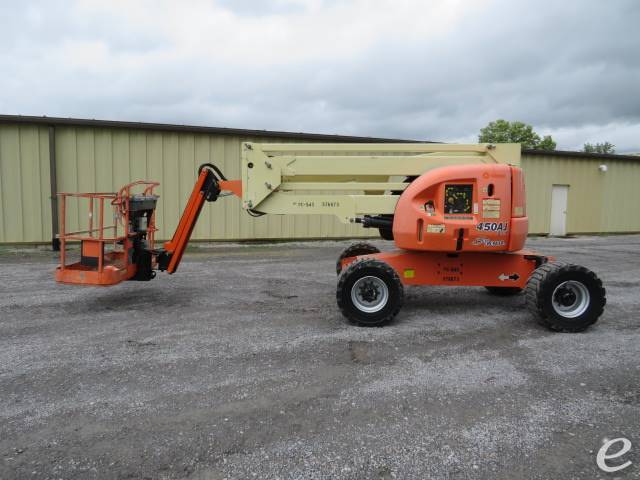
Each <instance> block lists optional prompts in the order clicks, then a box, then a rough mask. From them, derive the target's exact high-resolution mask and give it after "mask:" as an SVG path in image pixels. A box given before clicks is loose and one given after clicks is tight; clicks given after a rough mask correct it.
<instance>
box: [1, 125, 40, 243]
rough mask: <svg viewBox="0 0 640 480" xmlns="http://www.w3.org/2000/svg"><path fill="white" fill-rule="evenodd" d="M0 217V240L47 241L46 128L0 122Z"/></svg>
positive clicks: (7, 241) (11, 241)
mask: <svg viewBox="0 0 640 480" xmlns="http://www.w3.org/2000/svg"><path fill="white" fill-rule="evenodd" d="M0 217H1V218H0V242H5V243H14V242H16V243H17V242H41V241H48V240H50V238H51V204H50V185H49V133H48V129H47V128H46V127H42V126H37V125H0Z"/></svg>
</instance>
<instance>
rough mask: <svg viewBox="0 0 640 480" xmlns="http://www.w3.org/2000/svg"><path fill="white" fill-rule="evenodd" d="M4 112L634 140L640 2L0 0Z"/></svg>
mask: <svg viewBox="0 0 640 480" xmlns="http://www.w3.org/2000/svg"><path fill="white" fill-rule="evenodd" d="M0 32H1V38H2V41H1V42H0V61H1V62H2V74H1V75H0V92H1V93H0V113H6V114H23V115H48V116H64V117H82V118H99V119H110V120H132V121H149V122H163V123H179V124H190V125H207V126H223V127H238V128H252V129H268V130H289V131H306V132H316V133H338V134H351V135H365V136H381V137H394V138H411V139H420V140H438V141H449V142H453V141H477V134H478V131H479V129H480V128H481V127H483V126H484V125H486V124H487V123H488V122H489V121H491V120H495V119H497V118H505V119H508V120H521V121H524V122H527V123H531V124H533V125H534V127H535V128H536V130H537V131H538V132H539V133H541V134H551V135H552V136H553V137H554V139H555V140H556V141H557V142H558V148H561V149H569V150H573V149H580V148H581V147H582V145H583V143H584V142H599V141H610V142H612V143H614V144H615V145H617V150H618V152H620V153H622V152H629V151H640V0H610V1H605V0H593V1H590V0H579V1H578V0H575V1H574V0H555V1H547V0H531V1H515V0H496V1H491V0H486V1H481V0H467V1H456V0H406V1H403V0H395V1H392V0H376V1H358V0H356V1H340V0H325V1H322V0H261V1H250V0H217V1H204V0H202V1H198V0H183V1H177V0H176V1H173V2H170V1H158V0H154V1H134V0H128V1H113V0H110V1H106V0H100V1H77V2H74V1H65V2H57V1H42V2H35V1H34V2H30V1H27V0H24V1H17V0H16V1H10V0H0Z"/></svg>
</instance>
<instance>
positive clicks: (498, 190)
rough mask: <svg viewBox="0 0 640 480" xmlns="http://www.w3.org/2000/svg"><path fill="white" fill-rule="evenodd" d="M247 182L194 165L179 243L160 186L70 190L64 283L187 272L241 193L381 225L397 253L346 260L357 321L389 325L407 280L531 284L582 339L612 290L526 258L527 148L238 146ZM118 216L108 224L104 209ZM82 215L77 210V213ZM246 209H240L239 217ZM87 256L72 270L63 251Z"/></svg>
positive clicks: (343, 294)
mask: <svg viewBox="0 0 640 480" xmlns="http://www.w3.org/2000/svg"><path fill="white" fill-rule="evenodd" d="M241 152H242V155H241V163H242V165H241V167H242V178H241V179H237V180H228V179H227V178H225V176H224V174H223V173H222V172H221V171H220V170H219V169H218V168H217V167H216V166H215V165H213V164H204V165H202V166H201V167H200V169H199V170H198V174H197V178H196V181H195V184H194V187H193V191H192V192H191V195H190V196H189V199H188V201H187V204H186V207H185V209H184V211H183V213H182V216H181V218H180V221H179V223H178V226H177V228H176V231H175V233H174V234H173V237H172V238H171V240H169V241H167V242H165V243H164V244H163V245H162V248H157V247H156V245H155V239H154V236H155V232H156V231H157V228H156V225H155V207H156V202H157V199H158V196H157V195H156V194H155V193H154V192H155V190H154V189H155V188H156V187H157V186H158V184H157V183H156V182H149V181H138V182H134V183H131V184H129V185H126V186H125V187H123V188H122V189H120V190H119V191H118V192H117V193H86V194H69V193H63V194H60V196H61V216H60V218H61V222H60V240H61V248H62V249H61V258H60V265H59V267H58V269H57V270H56V279H57V280H58V281H60V282H64V283H74V284H90V285H114V284H116V283H119V282H121V281H123V280H151V279H152V278H154V277H155V274H156V271H157V270H159V271H166V272H168V273H174V272H176V270H177V269H178V266H179V264H180V261H181V260H182V257H183V254H184V252H185V249H186V247H187V245H188V243H189V239H190V238H191V234H192V232H193V229H194V227H195V224H196V222H197V220H198V217H199V215H200V212H201V211H202V208H203V207H204V203H205V202H207V201H209V202H213V201H216V200H217V199H218V198H220V197H222V196H229V195H234V196H236V197H239V199H240V206H241V207H242V209H244V210H246V211H247V212H248V213H249V214H250V215H252V216H261V215H265V214H278V215H288V214H304V215H327V214H329V215H334V216H335V217H337V218H338V219H339V220H340V221H341V222H344V223H356V224H360V225H361V226H362V227H364V228H373V229H377V230H378V231H379V233H380V236H381V237H382V238H383V239H385V240H393V241H394V243H395V246H396V247H397V248H396V249H395V250H388V249H387V250H386V251H384V252H380V251H379V250H378V248H377V247H376V246H374V245H371V244H367V243H362V242H360V243H357V244H355V245H352V246H351V247H349V248H347V249H346V250H345V251H344V252H343V253H342V254H341V255H340V256H339V258H338V261H337V264H336V271H337V273H338V275H339V277H338V286H337V292H336V298H337V302H338V307H339V308H340V310H341V311H342V313H343V314H344V315H345V317H347V318H348V319H349V320H351V321H353V322H355V323H356V324H359V325H366V326H381V325H384V324H386V323H389V322H390V321H391V320H392V319H393V318H394V317H395V316H396V314H397V313H398V311H399V310H400V307H401V305H402V303H403V301H404V290H403V289H404V286H405V285H451V286H483V287H486V288H487V289H488V290H489V292H490V293H494V294H498V295H513V294H518V293H519V292H521V291H522V290H523V289H526V290H527V294H526V298H527V302H528V305H529V308H530V309H531V310H532V311H533V312H534V313H535V314H536V315H537V316H538V317H539V319H540V320H541V321H542V323H544V324H546V325H548V326H549V327H551V328H552V329H555V330H562V331H579V330H583V329H585V328H587V327H588V326H589V325H591V324H592V323H594V322H595V321H596V320H597V319H598V317H599V316H600V315H601V314H602V312H603V308H604V304H605V301H606V300H605V291H604V288H603V287H602V282H601V281H600V280H599V279H598V278H597V276H596V275H595V274H594V273H593V272H590V271H589V270H587V269H586V268H584V267H580V266H577V265H570V264H564V263H563V264H560V263H555V262H554V261H553V260H554V259H553V258H552V257H548V256H545V255H542V254H539V253H536V252H533V251H529V250H525V249H524V244H525V240H526V236H527V232H528V219H527V214H526V202H525V185H524V176H523V172H522V170H521V169H520V168H519V165H520V145H518V144H496V145H493V144H470V145H460V144H431V143H396V144H288V143H282V144H280V143H271V144H268V143H250V142H247V143H243V144H242V145H241ZM71 199H73V200H76V201H85V202H86V203H88V205H87V207H86V208H87V212H88V217H87V218H88V228H87V229H84V230H79V231H74V232H68V231H67V230H66V223H65V218H66V216H65V215H66V213H65V212H66V208H67V202H68V201H70V200H71ZM109 209H112V210H113V218H114V223H113V224H109V225H107V224H106V223H105V218H107V217H108V214H106V213H105V210H109ZM76 211H77V212H80V211H81V210H74V212H76ZM240 211H241V209H239V213H240ZM77 241H79V242H80V259H79V261H77V262H75V263H67V259H68V258H69V256H68V255H67V251H66V250H67V246H68V245H69V243H70V242H77Z"/></svg>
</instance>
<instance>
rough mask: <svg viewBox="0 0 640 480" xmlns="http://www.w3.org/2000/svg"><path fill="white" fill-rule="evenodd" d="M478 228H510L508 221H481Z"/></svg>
mask: <svg viewBox="0 0 640 480" xmlns="http://www.w3.org/2000/svg"><path fill="white" fill-rule="evenodd" d="M476 228H477V229H478V230H480V231H481V232H502V233H503V232H506V231H507V230H508V228H509V224H508V223H507V222H480V223H479V224H478V225H477V226H476Z"/></svg>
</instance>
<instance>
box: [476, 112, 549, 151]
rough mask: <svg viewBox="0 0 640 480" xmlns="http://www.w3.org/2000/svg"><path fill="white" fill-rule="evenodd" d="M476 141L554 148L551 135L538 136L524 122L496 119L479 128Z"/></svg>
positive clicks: (537, 148)
mask: <svg viewBox="0 0 640 480" xmlns="http://www.w3.org/2000/svg"><path fill="white" fill-rule="evenodd" d="M478 141H480V142H481V143H519V144H521V145H522V148H529V149H535V150H555V149H556V142H554V141H553V138H551V135H545V136H544V137H543V138H540V135H538V134H537V133H536V132H534V131H533V127H532V126H531V125H527V124H526V123H524V122H518V121H515V122H508V121H507V120H502V119H500V120H496V121H495V122H490V123H489V125H487V126H486V127H484V128H481V129H480V135H478Z"/></svg>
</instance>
